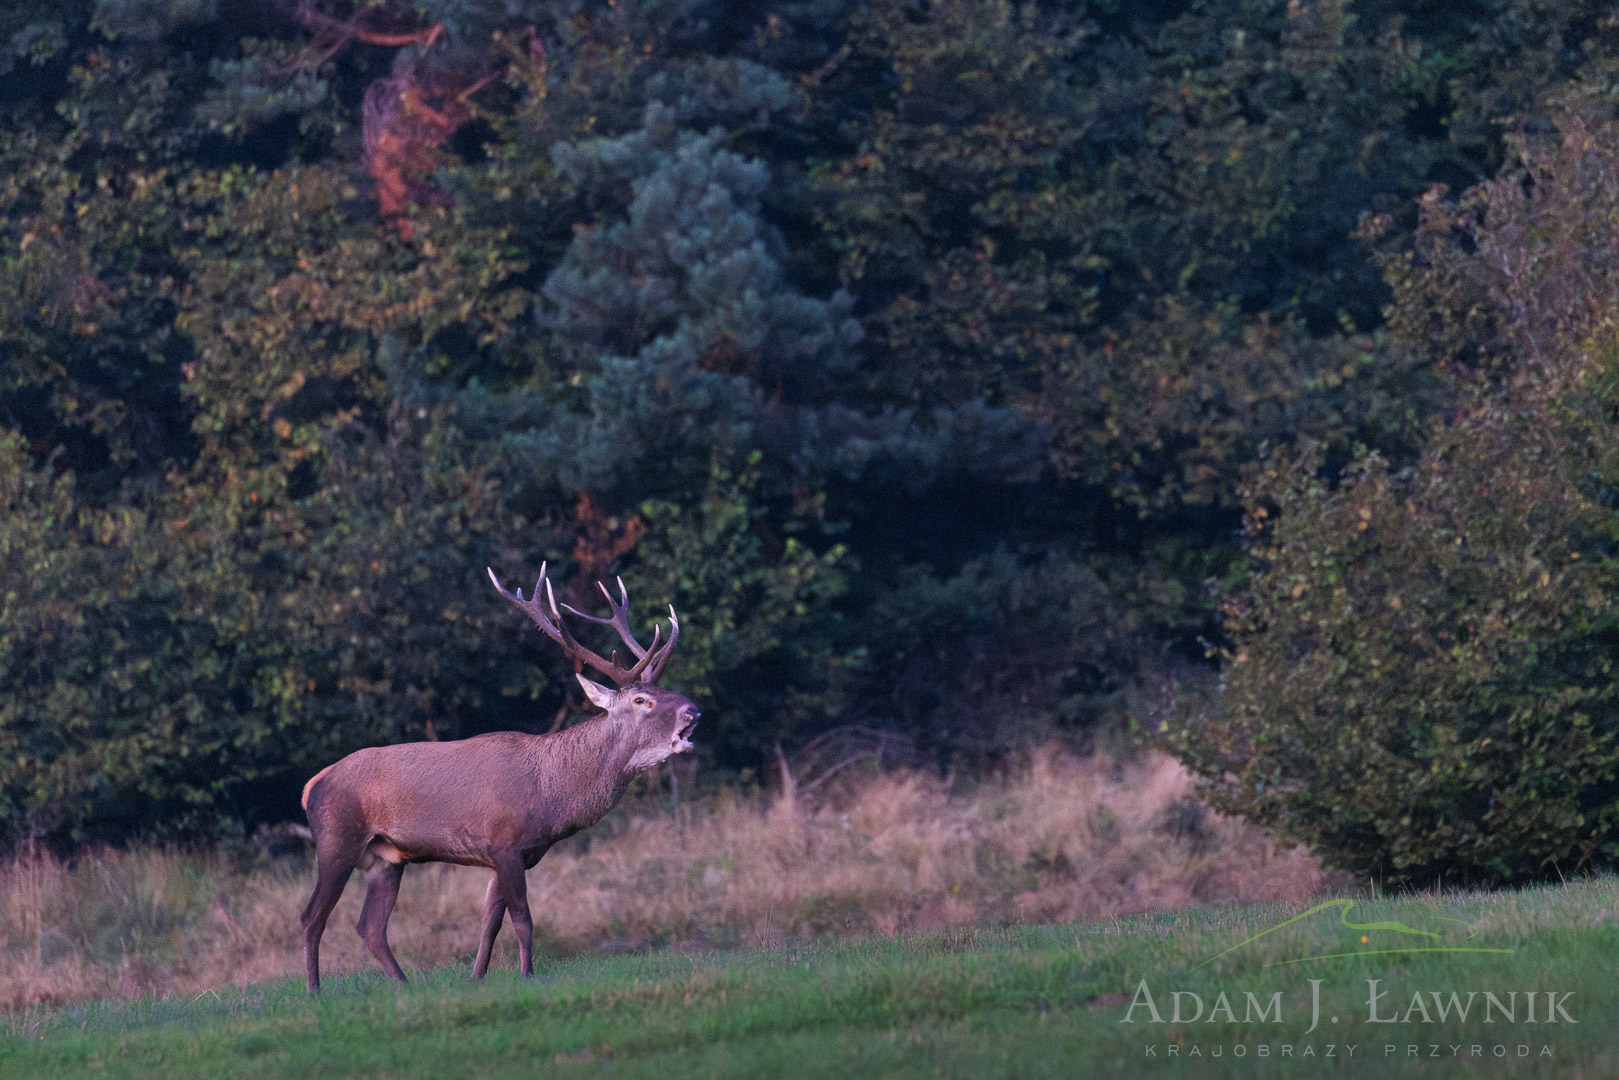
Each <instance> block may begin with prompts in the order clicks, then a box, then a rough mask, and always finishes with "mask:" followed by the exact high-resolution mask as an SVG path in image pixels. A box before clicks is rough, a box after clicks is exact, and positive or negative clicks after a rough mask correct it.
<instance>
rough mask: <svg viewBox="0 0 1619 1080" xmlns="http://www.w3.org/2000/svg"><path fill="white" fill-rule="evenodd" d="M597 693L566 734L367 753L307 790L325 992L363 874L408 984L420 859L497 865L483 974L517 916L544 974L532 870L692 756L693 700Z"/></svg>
mask: <svg viewBox="0 0 1619 1080" xmlns="http://www.w3.org/2000/svg"><path fill="white" fill-rule="evenodd" d="M586 689H587V691H588V692H590V693H591V697H592V698H593V699H594V700H596V701H597V702H598V703H599V704H602V705H604V707H605V708H606V709H607V712H606V713H605V715H602V716H596V717H592V718H591V719H589V720H586V721H584V722H583V723H580V724H577V725H575V726H574V727H571V728H567V729H565V730H563V731H559V732H556V733H555V734H550V735H526V734H522V733H520V732H514V731H503V732H496V733H493V734H489V735H480V736H477V737H476V738H472V739H464V740H461V741H459V742H419V743H403V744H400V745H396V746H379V747H372V748H370V749H366V750H357V751H355V752H354V753H352V754H350V755H349V756H348V757H346V758H344V759H342V760H341V761H339V762H337V763H336V764H335V765H329V766H327V767H326V768H325V769H322V770H321V771H320V772H319V773H316V774H315V776H314V777H313V778H312V779H311V780H310V781H309V783H308V784H307V785H305V787H304V809H305V811H306V812H307V813H308V816H309V829H310V832H311V833H312V834H313V835H314V839H315V857H316V866H317V874H318V880H317V882H316V885H315V892H314V895H312V896H311V897H310V899H309V904H308V906H307V907H306V908H305V909H304V913H303V920H302V922H303V931H304V959H305V968H306V974H307V977H308V985H309V989H310V992H311V993H313V992H315V991H316V990H318V989H319V988H320V938H321V935H322V933H323V932H324V931H325V927H326V920H327V918H328V917H329V916H330V914H331V910H332V907H333V906H335V905H336V903H337V900H338V897H339V896H341V895H342V891H343V886H344V884H345V883H346V882H347V881H348V877H349V875H350V873H351V872H352V871H353V870H354V869H355V868H356V867H358V868H359V869H361V870H363V871H364V873H365V879H366V897H365V904H364V906H363V908H362V910H361V912H360V921H359V924H358V925H357V927H356V929H357V930H358V931H359V934H360V936H361V938H363V939H364V940H365V943H366V946H367V947H368V948H369V949H370V950H371V953H372V955H374V956H375V957H376V958H377V962H378V963H379V964H381V965H382V968H383V970H384V971H385V972H387V973H388V975H389V976H391V977H392V978H395V979H398V980H400V981H404V978H405V976H404V972H403V971H401V970H400V968H399V964H398V962H397V961H395V959H394V956H393V952H392V950H391V949H390V948H389V946H388V937H387V925H388V917H389V915H390V914H391V913H392V911H393V905H394V900H395V898H396V897H397V896H398V892H399V882H400V879H401V877H402V876H403V873H404V868H405V866H406V865H408V864H410V863H420V862H448V863H459V864H462V865H465V866H484V867H488V868H489V869H491V870H493V871H494V877H493V879H492V880H491V881H490V883H489V890H488V892H487V894H486V895H485V897H484V916H483V930H482V938H481V940H480V943H479V947H478V958H477V961H476V963H475V964H474V966H473V976H474V977H475V978H482V977H483V974H484V972H485V971H486V970H488V966H489V958H490V955H491V952H492V950H493V947H494V942H495V936H496V934H498V933H499V931H500V926H501V922H502V920H503V918H504V917H505V916H506V915H508V914H509V915H510V916H511V919H512V925H513V927H514V928H515V929H516V930H517V935H518V954H519V964H520V966H521V968H522V970H523V973H524V974H525V975H531V974H532V973H533V944H532V942H533V921H532V919H531V917H530V915H529V910H528V894H527V885H526V879H525V878H524V872H525V871H527V870H528V869H529V868H531V867H532V866H534V864H535V863H537V862H539V861H540V858H541V857H542V856H544V854H545V852H546V851H547V850H548V849H549V848H550V847H551V845H552V844H554V843H556V842H557V841H558V840H561V839H563V838H564V837H567V836H571V835H573V834H574V833H575V832H578V831H579V830H580V829H584V828H587V827H589V826H590V825H593V824H594V823H595V822H597V821H598V820H600V819H601V817H602V816H603V815H604V814H606V813H607V812H608V811H609V810H611V809H612V808H613V805H614V804H615V803H616V802H617V801H618V800H619V798H620V796H622V795H623V794H624V791H625V789H626V788H627V787H628V786H629V783H630V781H631V780H632V779H633V778H634V777H635V776H636V774H638V773H640V772H643V771H645V770H646V769H649V768H653V767H655V766H656V765H658V764H660V763H661V762H663V761H664V760H665V759H667V758H668V757H670V756H671V755H673V754H675V753H683V752H685V751H686V750H689V749H690V748H691V744H690V742H688V741H686V740H685V739H684V738H683V736H684V735H685V734H688V733H689V731H690V729H691V727H692V726H693V725H694V724H695V722H696V718H697V715H698V714H697V710H696V708H695V707H694V706H693V705H692V703H691V702H690V701H688V700H687V699H686V698H684V697H682V696H681V695H680V694H677V693H674V692H673V691H669V690H660V689H658V688H657V687H653V686H648V685H646V684H644V683H634V684H632V685H630V686H626V687H624V688H623V689H621V690H618V691H612V690H608V689H606V688H605V687H600V686H596V685H595V684H588V685H587V687H586Z"/></svg>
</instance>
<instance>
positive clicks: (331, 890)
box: [301, 837, 365, 994]
mask: <svg viewBox="0 0 1619 1080" xmlns="http://www.w3.org/2000/svg"><path fill="white" fill-rule="evenodd" d="M364 847H365V841H364V839H363V838H360V837H354V838H352V840H344V841H341V842H332V841H328V842H327V843H325V844H322V843H320V840H319V838H317V840H316V844H315V892H314V894H313V895H311V896H310V897H309V903H308V904H306V905H305V906H304V914H303V918H302V920H301V922H302V924H303V931H304V970H305V973H306V974H307V977H308V986H309V992H310V993H311V994H314V993H318V992H319V990H320V938H321V935H322V934H324V933H325V932H326V920H327V919H328V918H330V917H331V914H332V909H333V908H334V907H336V906H337V900H338V897H340V896H342V895H343V886H345V885H347V884H348V881H349V874H351V873H352V872H353V871H354V865H355V864H356V863H357V862H359V861H360V853H361V852H362V851H363V850H364Z"/></svg>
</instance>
